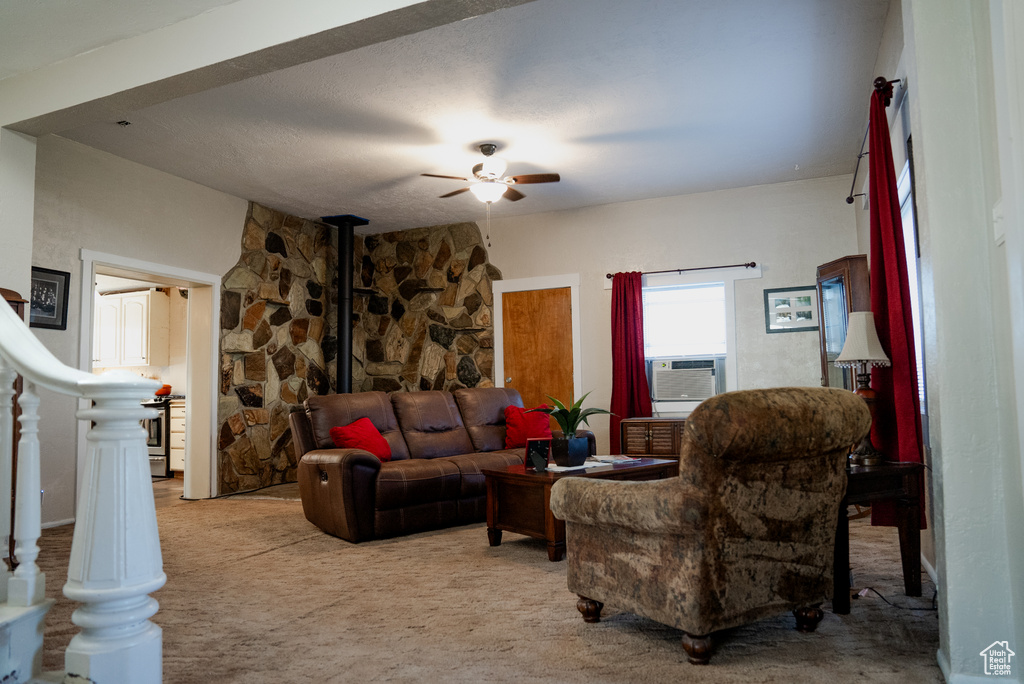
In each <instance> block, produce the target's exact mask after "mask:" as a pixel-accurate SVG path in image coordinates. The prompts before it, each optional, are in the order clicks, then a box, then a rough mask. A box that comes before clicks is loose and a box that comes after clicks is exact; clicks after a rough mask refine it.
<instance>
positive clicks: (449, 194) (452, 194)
mask: <svg viewBox="0 0 1024 684" xmlns="http://www.w3.org/2000/svg"><path fill="white" fill-rule="evenodd" d="M460 180H461V179H460ZM467 190H469V188H460V189H459V190H455V191H453V192H449V193H448V194H447V195H441V196H440V197H441V198H444V197H455V195H461V194H462V193H464V192H466V191H467Z"/></svg>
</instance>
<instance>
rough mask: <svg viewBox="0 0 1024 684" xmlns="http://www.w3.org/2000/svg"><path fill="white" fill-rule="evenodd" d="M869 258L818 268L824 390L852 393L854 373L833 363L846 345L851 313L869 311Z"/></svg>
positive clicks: (858, 256) (838, 261)
mask: <svg viewBox="0 0 1024 684" xmlns="http://www.w3.org/2000/svg"><path fill="white" fill-rule="evenodd" d="M868 280H869V279H868V258H867V255H864V254H856V255H852V256H846V257H843V258H842V259H836V260H835V261H830V262H828V263H827V264H822V265H821V266H819V267H818V277H817V286H818V334H819V335H820V336H821V339H820V344H821V349H820V351H821V385H822V387H834V388H836V389H838V388H844V389H848V390H852V389H853V388H854V386H855V383H854V374H853V371H852V370H850V369H849V368H836V366H835V363H834V361H835V360H836V358H837V357H838V356H839V354H841V353H842V351H843V345H844V344H846V326H847V324H848V321H849V319H850V312H851V311H870V310H871V297H870V291H869V290H870V283H869V282H868Z"/></svg>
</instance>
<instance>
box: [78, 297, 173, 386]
mask: <svg viewBox="0 0 1024 684" xmlns="http://www.w3.org/2000/svg"><path fill="white" fill-rule="evenodd" d="M97 299H98V301H97V303H96V330H95V331H94V332H93V357H94V358H93V367H95V368H107V367H116V366H166V365H167V337H168V330H167V325H168V319H167V307H168V303H167V295H166V294H164V293H162V292H160V291H158V290H151V291H148V292H131V293H127V294H109V295H102V296H100V297H98V298H97Z"/></svg>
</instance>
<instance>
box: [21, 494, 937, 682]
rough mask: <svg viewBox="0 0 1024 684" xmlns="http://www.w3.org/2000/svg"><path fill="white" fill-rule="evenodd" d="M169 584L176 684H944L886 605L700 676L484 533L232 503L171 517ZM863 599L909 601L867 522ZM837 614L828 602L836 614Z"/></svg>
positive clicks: (47, 540)
mask: <svg viewBox="0 0 1024 684" xmlns="http://www.w3.org/2000/svg"><path fill="white" fill-rule="evenodd" d="M158 517H159V522H160V534H161V541H162V546H163V554H164V569H165V571H166V573H167V576H168V581H167V585H166V586H165V587H164V588H163V589H161V590H160V591H158V592H157V593H156V594H155V597H156V598H157V600H158V601H159V602H160V612H159V613H157V615H156V616H155V618H154V621H155V622H156V623H157V624H159V625H160V626H161V627H162V628H163V630H164V681H166V682H168V683H170V684H176V683H189V682H196V683H199V682H202V683H204V684H206V683H209V682H239V683H242V682H244V683H246V684H258V683H263V682H267V683H269V682H274V683H280V682H286V683H288V682H295V683H305V682H375V681H390V682H410V683H411V682H415V683H416V684H422V683H423V682H527V683H528V682H609V683H613V682H614V683H616V684H618V683H621V682H670V681H693V682H730V683H732V682H736V683H739V682H744V683H748V682H826V681H827V682H829V684H837V683H841V682H894V681H900V682H941V681H942V679H941V676H940V674H939V670H938V667H937V666H936V664H935V652H936V649H937V648H938V621H937V618H936V613H935V612H934V611H926V610H906V609H900V608H896V607H892V606H889V605H887V604H886V603H885V602H884V601H883V600H882V599H881V598H879V597H878V596H876V595H875V594H870V595H869V596H867V597H865V598H861V599H858V600H856V601H854V602H853V610H852V612H851V614H850V615H848V616H838V615H834V614H833V613H831V612H830V611H826V616H825V619H824V620H823V621H822V623H821V625H820V626H819V628H818V631H817V632H816V633H814V634H810V635H805V634H800V633H798V632H797V631H796V630H794V629H793V628H792V626H793V619H792V617H791V616H788V615H787V616H780V617H779V618H776V619H771V620H765V621H762V622H759V623H757V624H755V625H751V626H748V627H744V628H739V629H735V630H731V631H728V632H725V633H723V634H720V635H719V638H718V639H717V646H716V649H717V650H716V652H715V654H714V657H713V659H712V663H711V665H709V666H707V667H697V666H693V665H689V664H688V663H687V662H686V658H685V656H684V654H683V652H682V649H681V648H680V646H679V638H680V632H678V631H677V630H674V629H671V628H668V627H665V626H663V625H659V624H657V623H654V622H651V621H649V620H646V619H643V618H638V617H636V616H633V615H630V614H624V613H619V612H617V611H616V610H615V607H614V606H607V607H606V608H605V618H604V619H602V622H601V623H599V624H595V625H588V624H585V623H584V622H583V620H582V619H581V618H580V616H579V613H578V612H577V611H576V607H575V603H576V601H575V597H574V596H573V595H571V594H570V593H569V592H568V591H567V590H566V588H565V564H564V563H550V562H548V560H547V554H546V552H545V547H544V545H543V543H542V542H538V541H535V540H532V539H528V538H526V537H521V536H519V535H516V534H510V533H505V541H504V543H503V544H502V545H501V546H500V547H495V548H491V547H489V546H488V545H487V534H486V531H485V529H484V526H483V525H482V524H477V525H470V526H466V527H459V528H453V529H449V530H443V531H439V532H431V533H424V534H417V535H412V536H409V537H403V538H399V539H392V540H384V541H376V542H369V543H364V544H359V545H353V544H349V543H347V542H344V541H341V540H339V539H335V538H333V537H329V536H327V535H325V534H323V533H321V532H320V531H319V530H318V529H316V528H315V527H313V526H312V525H310V524H309V523H308V522H306V520H305V518H304V517H303V516H302V509H301V505H300V504H299V503H298V502H296V501H289V500H266V499H253V498H239V497H232V498H227V499H219V500H213V501H197V502H188V503H182V504H179V505H175V506H173V507H169V508H164V509H161V510H160V511H159V512H158ZM851 527H852V537H853V542H852V549H851V556H852V558H853V559H854V563H855V564H856V565H855V568H854V571H855V573H856V574H857V577H856V579H857V584H858V586H860V587H863V586H871V587H874V588H875V589H877V590H878V591H879V592H881V593H882V594H883V595H885V596H886V597H887V598H889V599H890V600H891V601H893V602H894V603H896V604H898V605H900V606H913V607H919V608H928V607H930V606H931V596H932V592H933V586H932V584H931V583H930V582H929V581H928V580H927V577H925V588H924V594H925V596H924V597H923V598H918V599H911V598H908V597H906V596H903V594H902V589H901V586H902V585H901V578H900V569H899V555H898V545H897V542H896V533H895V530H893V529H889V528H871V527H869V526H868V525H867V524H866V522H865V521H856V522H854V523H853V524H852V525H851ZM70 538H71V526H66V527H62V528H55V529H53V530H47V531H45V533H44V536H43V539H42V541H41V546H42V548H43V551H42V555H41V559H42V560H41V565H43V566H44V568H43V569H44V570H45V571H46V572H47V575H48V580H49V583H50V586H49V591H48V593H49V594H50V595H51V596H54V597H58V598H59V603H58V604H57V606H56V607H55V608H54V610H53V611H52V612H51V613H50V615H49V617H48V619H47V630H46V653H45V663H44V665H45V668H46V669H47V670H53V669H61V668H62V667H63V649H64V647H65V646H66V645H67V642H68V640H69V639H70V638H71V635H72V634H74V633H75V631H77V628H75V627H74V625H73V624H71V622H70V619H69V616H70V611H71V608H72V606H71V605H70V604H69V602H68V601H67V600H65V599H63V597H60V596H59V591H60V584H61V583H62V581H63V578H64V577H65V576H66V568H67V565H66V563H67V551H68V547H69V545H70ZM826 608H828V606H827V605H826Z"/></svg>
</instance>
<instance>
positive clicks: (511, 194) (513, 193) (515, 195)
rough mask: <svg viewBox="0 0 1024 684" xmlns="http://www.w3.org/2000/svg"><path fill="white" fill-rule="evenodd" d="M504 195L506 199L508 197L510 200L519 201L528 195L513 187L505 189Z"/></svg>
mask: <svg viewBox="0 0 1024 684" xmlns="http://www.w3.org/2000/svg"><path fill="white" fill-rule="evenodd" d="M502 197H503V198H504V199H507V200H508V201H509V202H518V201H519V200H521V199H523V198H524V197H526V195H524V194H523V193H521V192H519V191H518V190H516V189H515V188H513V187H509V189H508V190H506V191H505V194H504V195H502Z"/></svg>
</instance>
